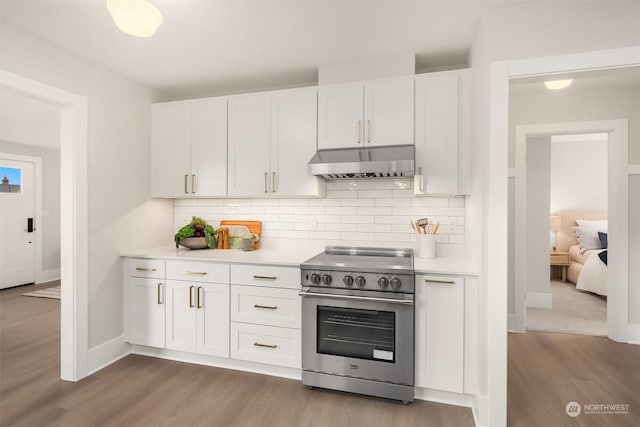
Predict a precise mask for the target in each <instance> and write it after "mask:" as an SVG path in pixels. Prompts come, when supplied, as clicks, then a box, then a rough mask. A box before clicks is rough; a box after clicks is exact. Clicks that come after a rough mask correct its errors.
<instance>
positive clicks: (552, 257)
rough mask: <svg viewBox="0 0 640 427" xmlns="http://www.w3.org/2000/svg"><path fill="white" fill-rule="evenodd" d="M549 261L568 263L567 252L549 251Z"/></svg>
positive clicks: (551, 262)
mask: <svg viewBox="0 0 640 427" xmlns="http://www.w3.org/2000/svg"><path fill="white" fill-rule="evenodd" d="M549 263H550V264H551V265H569V253H568V252H559V251H558V252H551V253H549Z"/></svg>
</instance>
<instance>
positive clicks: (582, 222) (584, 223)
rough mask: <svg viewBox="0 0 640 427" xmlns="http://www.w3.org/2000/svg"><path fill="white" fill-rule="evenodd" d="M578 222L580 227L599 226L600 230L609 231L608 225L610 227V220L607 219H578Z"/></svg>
mask: <svg viewBox="0 0 640 427" xmlns="http://www.w3.org/2000/svg"><path fill="white" fill-rule="evenodd" d="M576 222H577V223H578V227H583V228H584V227H589V228H597V229H598V230H600V231H607V227H609V221H608V220H606V219H598V220H590V219H576Z"/></svg>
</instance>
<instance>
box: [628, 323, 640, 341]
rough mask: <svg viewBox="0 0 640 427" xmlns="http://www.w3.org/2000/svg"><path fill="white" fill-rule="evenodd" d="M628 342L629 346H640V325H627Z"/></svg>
mask: <svg viewBox="0 0 640 427" xmlns="http://www.w3.org/2000/svg"><path fill="white" fill-rule="evenodd" d="M627 342H628V343H629V344H640V323H629V324H628V325H627Z"/></svg>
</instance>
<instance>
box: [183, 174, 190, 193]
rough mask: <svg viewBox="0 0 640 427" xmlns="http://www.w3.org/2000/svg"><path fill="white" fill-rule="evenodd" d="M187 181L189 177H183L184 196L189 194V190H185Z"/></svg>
mask: <svg viewBox="0 0 640 427" xmlns="http://www.w3.org/2000/svg"><path fill="white" fill-rule="evenodd" d="M188 179H189V175H185V176H184V194H189V189H188V188H187V180H188Z"/></svg>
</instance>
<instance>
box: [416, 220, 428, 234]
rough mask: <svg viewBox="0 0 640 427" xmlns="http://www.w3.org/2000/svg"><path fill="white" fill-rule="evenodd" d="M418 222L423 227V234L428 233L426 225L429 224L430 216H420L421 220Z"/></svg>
mask: <svg viewBox="0 0 640 427" xmlns="http://www.w3.org/2000/svg"><path fill="white" fill-rule="evenodd" d="M416 224H417V225H418V227H419V228H421V229H422V233H421V234H427V231H426V230H425V227H426V226H427V225H428V224H429V218H427V217H424V218H420V219H419V220H417V221H416Z"/></svg>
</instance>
